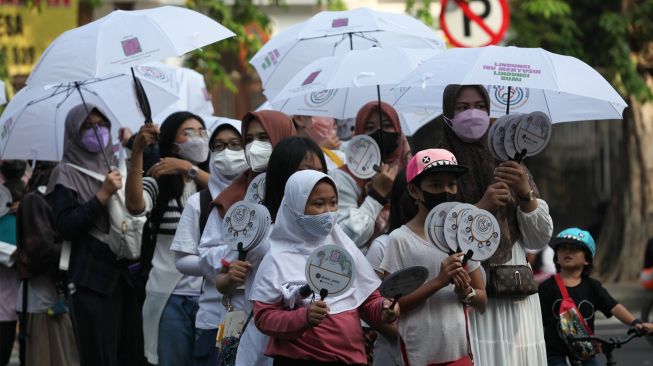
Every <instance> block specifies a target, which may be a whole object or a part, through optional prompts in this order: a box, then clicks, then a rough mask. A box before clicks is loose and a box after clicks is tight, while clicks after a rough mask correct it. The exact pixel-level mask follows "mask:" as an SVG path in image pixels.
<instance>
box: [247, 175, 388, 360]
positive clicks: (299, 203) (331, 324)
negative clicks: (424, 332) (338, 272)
mask: <svg viewBox="0 0 653 366" xmlns="http://www.w3.org/2000/svg"><path fill="white" fill-rule="evenodd" d="M337 210H338V190H337V188H336V185H335V182H334V181H333V179H331V178H330V177H329V176H327V175H326V174H324V173H321V172H318V171H314V170H303V171H299V172H297V173H295V174H293V175H292V176H291V177H290V178H289V179H288V183H287V184H286V188H285V194H284V198H283V201H282V203H281V207H280V208H279V212H278V214H277V221H276V222H275V225H274V227H273V228H272V231H271V233H270V240H269V242H270V251H269V253H268V255H266V256H265V257H264V258H263V262H262V263H261V265H260V267H259V270H258V272H257V274H256V279H255V280H254V287H253V291H252V294H251V296H250V299H251V300H252V301H254V321H255V323H256V326H257V327H258V329H259V330H261V331H262V332H263V333H264V334H267V335H269V336H270V341H269V343H268V345H267V348H266V352H265V353H266V354H267V355H269V356H271V357H273V358H274V365H322V364H329V365H348V364H366V363H367V356H366V354H365V346H364V341H363V334H362V331H361V327H360V321H361V315H360V313H362V314H363V315H364V316H365V318H366V320H367V321H369V322H371V323H372V324H375V325H378V324H381V323H383V322H384V321H391V320H392V318H394V315H395V312H394V311H390V310H389V309H387V307H388V306H389V301H388V300H384V299H383V298H382V297H381V295H380V294H379V292H378V291H377V288H378V287H379V285H380V280H379V278H378V277H377V275H376V274H375V273H374V270H373V269H372V267H371V266H370V264H369V263H368V262H367V259H365V256H364V255H363V253H361V252H360V250H358V249H357V247H356V245H355V244H354V243H353V242H352V241H351V239H349V237H348V236H347V235H346V234H345V233H344V232H343V231H342V230H341V229H340V227H339V226H338V225H337V224H336V219H337ZM324 244H333V245H337V246H340V247H341V248H342V249H343V250H346V251H347V253H349V255H351V257H352V258H353V260H354V263H353V265H352V267H353V268H354V269H355V271H356V273H355V275H354V276H353V279H354V282H353V284H352V286H351V288H349V289H348V290H347V291H345V292H344V293H342V294H340V295H335V296H327V297H326V299H325V300H323V301H317V300H316V301H312V302H311V299H310V298H307V299H305V300H304V301H301V302H300V303H299V304H297V305H298V306H295V307H293V308H292V309H286V308H284V306H283V297H284V296H283V294H284V291H283V288H284V287H285V286H287V285H288V284H300V283H306V275H305V272H304V268H305V266H306V261H307V259H308V257H309V256H310V255H311V253H312V252H313V251H314V250H315V249H317V248H319V247H320V246H322V245H324ZM395 310H397V313H398V307H395ZM359 312H360V313H359Z"/></svg>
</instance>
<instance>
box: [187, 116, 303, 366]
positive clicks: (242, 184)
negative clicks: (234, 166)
mask: <svg viewBox="0 0 653 366" xmlns="http://www.w3.org/2000/svg"><path fill="white" fill-rule="evenodd" d="M241 131H242V136H243V143H244V145H245V157H246V159H247V161H248V163H249V166H250V169H248V170H247V171H245V172H244V173H242V174H241V175H240V176H239V177H238V178H236V180H235V181H234V182H233V183H232V184H231V185H230V186H229V187H227V188H226V189H225V190H224V191H222V193H220V195H219V196H218V197H217V198H216V199H215V200H214V201H213V203H212V207H213V208H215V209H211V213H210V214H209V219H208V222H207V224H206V228H205V229H204V233H203V234H202V239H201V241H200V246H199V251H200V268H201V270H202V273H203V274H204V276H205V277H207V276H212V277H213V278H216V276H218V274H220V273H225V272H226V271H227V269H228V268H233V267H234V266H238V267H240V270H242V281H240V282H239V283H238V284H237V286H240V285H243V284H244V285H245V288H244V290H243V289H235V287H237V286H234V288H231V289H230V290H231V291H229V292H228V293H229V296H225V298H227V299H228V301H226V300H225V302H227V303H228V305H229V306H231V307H233V309H239V310H244V311H245V313H247V314H249V313H250V312H251V304H250V303H249V302H248V301H246V299H247V296H246V293H245V292H247V291H249V290H250V289H251V282H252V281H253V276H251V275H247V274H248V273H255V271H256V267H257V266H258V263H260V261H261V258H262V257H263V256H264V255H265V253H266V252H267V249H266V246H265V245H259V246H258V247H256V248H255V249H253V250H250V251H248V253H247V256H246V259H245V261H244V262H241V261H237V260H236V259H237V258H235V257H234V256H235V254H236V252H234V251H232V250H229V246H228V245H226V244H225V242H224V240H223V239H222V218H223V217H224V215H225V213H226V212H227V211H228V210H229V208H230V207H231V206H232V205H233V204H234V203H236V202H238V201H241V200H243V199H244V198H245V192H246V191H247V187H248V186H249V184H250V183H251V181H252V180H253V179H254V178H255V177H256V176H257V175H258V174H260V173H262V172H265V171H266V170H267V168H268V163H269V161H270V156H271V154H272V151H273V148H275V147H276V146H277V145H278V144H279V143H280V142H281V141H282V140H283V139H285V138H287V137H290V136H293V135H294V134H295V133H296V131H295V128H294V127H293V124H292V121H291V120H290V118H289V117H288V116H287V115H285V114H283V113H281V112H277V111H269V110H263V111H258V112H249V113H247V114H246V115H245V116H244V117H243V119H242V127H241ZM293 158H294V157H293ZM231 263H233V264H231ZM230 264H231V266H230ZM241 265H242V266H241ZM216 284H217V285H218V289H221V291H224V292H227V291H225V290H224V288H222V287H221V286H220V280H219V278H218V279H216ZM261 337H262V335H261V334H260V333H259V332H256V331H255V329H253V330H252V329H250V327H248V329H247V330H246V333H244V334H243V337H242V338H241V341H240V342H241V343H240V344H239V349H241V348H242V347H241V345H242V346H247V344H256V343H257V341H258V340H260V339H261ZM248 342H249V343H248ZM249 348H251V349H250V350H248V352H246V353H245V354H243V353H242V352H239V353H238V354H237V359H236V364H239V365H247V366H254V365H260V366H263V365H269V364H270V363H271V360H270V359H269V358H267V357H265V356H263V355H262V354H261V352H260V351H259V350H258V348H257V347H255V346H252V347H249ZM243 357H245V359H243Z"/></svg>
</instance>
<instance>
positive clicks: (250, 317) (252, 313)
mask: <svg viewBox="0 0 653 366" xmlns="http://www.w3.org/2000/svg"><path fill="white" fill-rule="evenodd" d="M253 315H254V309H252V311H250V312H249V316H248V317H247V320H245V324H243V330H242V331H240V336H241V337H242V336H243V334H244V333H245V329H247V324H249V321H250V320H252V316H253Z"/></svg>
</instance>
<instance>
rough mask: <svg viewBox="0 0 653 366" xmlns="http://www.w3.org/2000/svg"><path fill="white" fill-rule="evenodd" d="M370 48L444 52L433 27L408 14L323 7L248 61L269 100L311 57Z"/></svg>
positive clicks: (277, 36) (266, 45)
mask: <svg viewBox="0 0 653 366" xmlns="http://www.w3.org/2000/svg"><path fill="white" fill-rule="evenodd" d="M371 47H384V48H385V47H403V48H432V49H436V50H444V49H445V43H444V40H443V39H442V37H441V36H440V35H438V34H437V33H436V32H435V31H434V30H433V29H431V28H429V27H427V26H426V25H424V24H423V23H422V22H420V21H418V20H417V19H415V18H413V17H410V16H408V15H404V14H394V13H386V12H380V11H375V10H371V9H368V8H358V9H354V10H347V11H324V12H320V13H318V14H316V15H314V16H313V17H311V18H310V19H308V20H306V21H304V22H302V23H299V24H295V25H293V26H292V27H289V28H288V29H286V30H284V31H282V32H281V33H279V34H278V35H276V36H274V37H273V38H272V39H271V40H270V41H268V42H267V43H266V44H265V45H264V46H263V48H261V49H260V50H259V51H258V52H257V53H256V55H254V57H253V58H252V59H251V60H250V61H249V62H250V64H252V65H253V66H254V68H255V69H256V71H257V72H258V74H259V76H260V77H261V82H262V83H263V89H264V91H263V93H264V94H265V96H266V97H267V98H268V99H273V98H274V97H276V95H277V93H278V92H279V91H280V90H281V89H282V88H283V86H284V85H285V84H286V82H287V81H288V80H289V79H290V78H291V77H292V76H293V75H295V74H296V73H297V72H298V71H299V70H301V69H302V68H304V67H305V66H307V65H308V64H310V63H311V62H312V61H314V60H316V59H318V58H320V57H328V56H336V55H341V54H343V53H347V52H349V51H351V50H363V49H369V48H371Z"/></svg>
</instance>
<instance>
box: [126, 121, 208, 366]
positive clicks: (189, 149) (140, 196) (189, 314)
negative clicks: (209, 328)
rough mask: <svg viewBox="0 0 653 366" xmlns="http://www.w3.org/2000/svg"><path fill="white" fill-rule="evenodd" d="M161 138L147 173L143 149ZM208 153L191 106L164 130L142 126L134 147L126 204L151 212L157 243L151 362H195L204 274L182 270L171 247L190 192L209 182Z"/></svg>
mask: <svg viewBox="0 0 653 366" xmlns="http://www.w3.org/2000/svg"><path fill="white" fill-rule="evenodd" d="M157 136H158V139H157ZM157 141H158V143H159V151H160V154H161V160H160V161H159V162H158V163H156V164H155V165H154V166H153V167H152V168H151V169H150V171H149V174H150V175H151V176H149V177H145V178H143V170H142V169H143V168H142V167H143V151H144V150H145V148H146V147H147V146H149V145H151V144H153V143H155V142H157ZM208 156H209V137H208V135H207V133H206V130H205V128H204V121H203V120H202V118H200V117H199V116H197V115H195V114H193V113H190V112H176V113H173V114H171V115H170V116H168V118H166V119H165V121H163V124H161V129H160V133H157V131H156V126H154V125H153V124H149V125H145V126H143V127H141V130H140V131H139V133H138V135H137V136H136V139H135V141H134V145H133V147H132V156H131V168H130V170H129V172H128V174H127V187H126V190H125V193H126V204H127V208H128V209H129V211H130V212H131V213H132V214H144V213H149V224H150V232H149V233H150V236H149V239H148V242H149V243H154V255H153V257H152V261H151V264H152V270H151V271H150V274H149V277H148V279H147V284H146V287H145V293H146V296H145V303H144V304H143V333H144V336H145V356H146V357H147V359H148V361H149V362H150V363H152V364H158V365H175V366H183V365H191V364H192V354H193V346H194V343H195V316H196V313H197V310H198V304H197V301H198V298H199V295H200V293H201V290H202V278H201V277H200V276H191V275H184V274H182V273H180V272H179V271H178V270H177V268H176V267H175V256H174V254H173V252H172V251H171V250H170V247H171V244H172V239H173V238H174V235H175V232H176V230H177V225H178V223H179V220H180V218H181V213H182V210H183V209H184V207H185V205H186V203H187V201H188V198H189V197H190V196H191V195H193V194H194V193H195V192H197V191H199V190H200V189H201V188H204V187H206V186H207V183H208V181H209V174H208V173H206V170H208V168H207V158H208ZM144 246H145V245H144ZM144 250H145V249H144ZM146 260H147V259H146ZM146 264H149V263H146Z"/></svg>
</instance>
